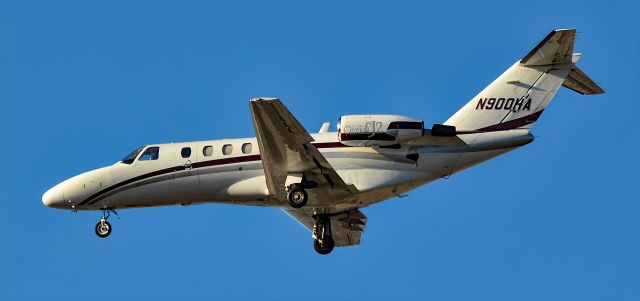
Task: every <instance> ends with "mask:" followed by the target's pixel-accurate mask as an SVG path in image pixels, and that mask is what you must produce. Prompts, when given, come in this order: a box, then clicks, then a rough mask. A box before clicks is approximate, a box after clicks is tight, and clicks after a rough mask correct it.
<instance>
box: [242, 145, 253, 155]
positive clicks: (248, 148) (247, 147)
mask: <svg viewBox="0 0 640 301" xmlns="http://www.w3.org/2000/svg"><path fill="white" fill-rule="evenodd" d="M250 152H251V143H245V144H243V145H242V153H243V154H248V153H250Z"/></svg>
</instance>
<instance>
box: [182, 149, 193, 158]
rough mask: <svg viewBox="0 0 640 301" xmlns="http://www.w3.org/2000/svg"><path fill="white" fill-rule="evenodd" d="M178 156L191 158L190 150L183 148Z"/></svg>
mask: <svg viewBox="0 0 640 301" xmlns="http://www.w3.org/2000/svg"><path fill="white" fill-rule="evenodd" d="M180 155H181V156H182V158H189V157H191V148H190V147H183V148H182V150H181V151H180Z"/></svg>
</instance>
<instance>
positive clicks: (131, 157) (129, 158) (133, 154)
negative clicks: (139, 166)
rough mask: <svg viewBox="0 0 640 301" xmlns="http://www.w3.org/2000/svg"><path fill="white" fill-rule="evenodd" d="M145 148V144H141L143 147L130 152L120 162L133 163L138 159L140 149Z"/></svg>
mask: <svg viewBox="0 0 640 301" xmlns="http://www.w3.org/2000/svg"><path fill="white" fill-rule="evenodd" d="M143 148H144V146H141V147H139V148H137V149H136V150H134V151H132V152H131V153H130V154H128V155H127V156H126V157H124V158H123V159H122V160H120V162H122V163H124V164H131V163H133V161H134V160H135V159H136V157H137V156H138V154H139V153H140V151H142V149H143Z"/></svg>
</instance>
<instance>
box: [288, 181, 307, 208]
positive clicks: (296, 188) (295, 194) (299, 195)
mask: <svg viewBox="0 0 640 301" xmlns="http://www.w3.org/2000/svg"><path fill="white" fill-rule="evenodd" d="M287 200H288V201H289V205H291V207H293V208H302V207H304V205H306V204H307V201H308V200H309V195H307V192H306V191H305V190H304V188H303V185H301V184H291V185H289V187H288V189H287Z"/></svg>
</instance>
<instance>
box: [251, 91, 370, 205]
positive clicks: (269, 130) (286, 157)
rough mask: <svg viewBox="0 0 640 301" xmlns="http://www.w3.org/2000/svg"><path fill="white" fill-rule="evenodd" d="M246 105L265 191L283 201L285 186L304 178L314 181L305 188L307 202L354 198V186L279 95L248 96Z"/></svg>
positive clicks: (341, 201) (338, 201)
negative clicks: (336, 169)
mask: <svg viewBox="0 0 640 301" xmlns="http://www.w3.org/2000/svg"><path fill="white" fill-rule="evenodd" d="M250 106H251V115H252V118H253V125H254V127H255V131H256V137H257V140H258V147H259V148H260V155H261V157H262V165H263V168H264V173H265V177H266V180H267V188H268V189H269V194H271V195H273V196H275V197H276V198H277V199H278V200H279V201H280V202H281V203H285V202H287V192H286V186H287V185H288V184H291V183H290V182H298V183H299V182H300V180H301V178H304V179H305V181H307V182H313V183H316V184H317V187H315V188H310V189H306V191H307V193H308V195H309V201H308V203H307V206H310V207H325V208H326V207H329V206H331V205H334V204H336V203H343V204H344V203H349V202H351V201H354V200H355V197H356V194H357V192H358V190H357V189H356V188H355V186H353V185H347V184H345V182H344V181H343V180H342V178H340V176H339V175H338V173H337V172H336V171H335V169H333V167H331V164H329V162H328V161H327V159H325V157H324V156H323V155H322V154H321V153H320V152H319V151H318V149H317V148H316V147H315V146H313V144H312V143H311V142H313V141H314V139H313V138H312V137H311V135H310V134H309V133H308V132H307V131H306V130H305V129H304V127H302V125H301V124H300V122H298V120H296V118H295V117H294V116H293V115H292V114H291V112H289V110H287V108H286V107H285V106H284V105H283V104H282V102H281V101H280V100H279V99H276V98H257V99H252V100H251V102H250ZM288 180H289V182H288Z"/></svg>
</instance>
